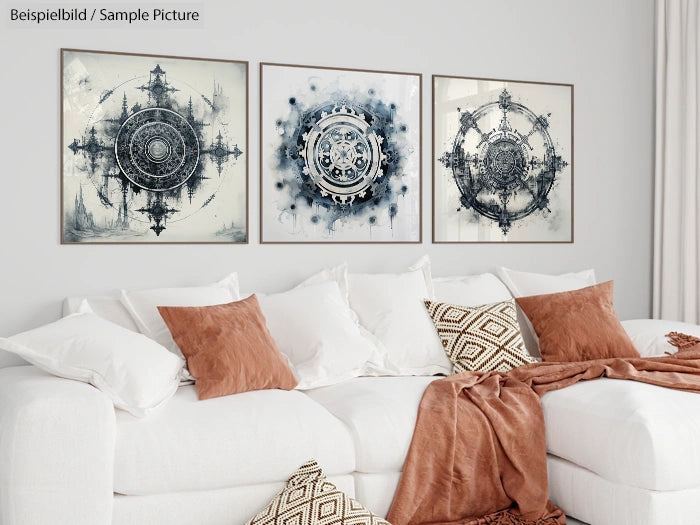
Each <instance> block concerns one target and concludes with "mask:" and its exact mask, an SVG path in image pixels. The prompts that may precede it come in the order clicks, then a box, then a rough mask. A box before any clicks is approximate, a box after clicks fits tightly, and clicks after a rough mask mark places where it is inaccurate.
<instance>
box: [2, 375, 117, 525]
mask: <svg viewBox="0 0 700 525" xmlns="http://www.w3.org/2000/svg"><path fill="white" fill-rule="evenodd" d="M115 435H116V423H115V416H114V407H113V405H112V403H111V401H110V400H109V399H108V398H107V397H106V396H105V395H104V394H102V392H100V391H99V390H97V389H96V388H94V387H92V386H90V385H88V384H86V383H81V382H79V381H72V380H68V379H61V378H58V377H54V376H51V375H49V374H46V373H44V372H42V371H41V370H39V369H37V368H35V367H33V366H19V367H12V368H3V369H0V524H2V525H34V524H36V525H45V524H47V523H51V524H52V525H64V524H65V525H79V524H85V525H88V524H90V525H109V524H111V523H112V502H113V490H112V485H113V478H114V442H115Z"/></svg>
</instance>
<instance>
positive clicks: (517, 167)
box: [483, 137, 527, 190]
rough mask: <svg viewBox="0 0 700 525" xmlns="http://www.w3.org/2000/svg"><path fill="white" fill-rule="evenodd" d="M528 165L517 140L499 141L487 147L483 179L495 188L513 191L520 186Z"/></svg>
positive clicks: (506, 139)
mask: <svg viewBox="0 0 700 525" xmlns="http://www.w3.org/2000/svg"><path fill="white" fill-rule="evenodd" d="M526 163H527V159H526V158H525V154H524V153H523V150H522V148H521V147H520V146H519V145H518V144H517V143H516V141H515V140H513V139H511V138H510V137H506V138H503V139H499V140H496V141H494V142H491V143H489V144H488V145H487V146H486V151H485V153H484V173H483V177H484V178H485V179H487V180H489V182H490V183H491V184H492V185H493V186H496V187H498V188H500V189H507V190H511V189H514V188H517V187H518V186H520V184H521V181H522V179H523V176H524V174H525V173H526V170H525V166H526Z"/></svg>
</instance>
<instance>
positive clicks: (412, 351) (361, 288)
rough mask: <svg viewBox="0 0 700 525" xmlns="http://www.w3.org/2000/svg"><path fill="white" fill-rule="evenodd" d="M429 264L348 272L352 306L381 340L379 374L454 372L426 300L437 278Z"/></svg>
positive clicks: (367, 326) (376, 371) (361, 319)
mask: <svg viewBox="0 0 700 525" xmlns="http://www.w3.org/2000/svg"><path fill="white" fill-rule="evenodd" d="M428 274H429V269H427V270H426V268H425V267H424V266H421V267H418V268H416V269H414V270H411V271H408V272H404V273H399V274H388V273H384V274H352V273H351V274H349V276H348V281H349V283H350V306H351V307H352V309H353V310H354V311H355V312H356V313H357V315H358V316H359V319H360V323H361V324H362V325H363V326H364V327H365V328H366V329H367V330H368V331H369V332H371V333H372V334H373V335H374V336H375V337H376V338H377V340H378V341H379V342H380V344H381V346H380V349H381V350H382V352H383V353H384V365H383V367H379V368H377V369H376V370H373V371H372V372H373V373H374V374H377V375H384V374H386V375H400V376H401V375H433V374H449V373H450V372H451V371H452V363H450V360H449V359H448V358H447V355H446V354H445V350H444V349H443V347H442V343H441V342H440V338H439V337H438V335H437V331H436V330H435V326H434V325H433V322H432V321H431V320H430V315H428V311H427V309H426V308H425V304H424V302H423V301H424V300H425V299H432V298H433V294H432V282H431V281H430V280H429V279H427V278H426V275H428Z"/></svg>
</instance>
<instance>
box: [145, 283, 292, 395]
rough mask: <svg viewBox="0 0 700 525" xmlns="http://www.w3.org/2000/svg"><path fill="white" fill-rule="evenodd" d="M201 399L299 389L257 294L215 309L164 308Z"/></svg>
mask: <svg viewBox="0 0 700 525" xmlns="http://www.w3.org/2000/svg"><path fill="white" fill-rule="evenodd" d="M158 311H159V312H160V314H161V316H163V320H164V321H165V323H166V324H167V325H168V328H169V329H170V332H171V334H172V336H173V339H174V340H175V342H176V343H177V345H178V346H179V347H180V350H181V351H182V353H183V355H184V356H185V358H186V359H187V367H188V368H189V371H190V373H191V374H192V376H193V377H194V378H195V388H196V390H197V395H198V396H199V399H207V398H211V397H219V396H225V395H229V394H237V393H240V392H248V391H250V390H264V389H268V388H279V389H283V390H291V389H293V388H294V387H295V386H296V385H297V380H296V378H295V377H294V374H293V373H292V371H291V369H290V368H289V365H288V364H287V362H286V361H285V359H284V357H283V355H282V353H281V352H280V351H279V349H278V348H277V344H276V343H275V341H274V339H273V338H272V336H271V335H270V331H269V330H268V329H267V325H266V323H265V316H263V313H262V311H261V310H260V305H259V304H258V299H257V297H255V295H251V296H250V297H248V298H247V299H243V300H242V301H236V302H233V303H227V304H219V305H213V306H195V307H190V306H159V307H158Z"/></svg>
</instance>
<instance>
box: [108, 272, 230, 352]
mask: <svg viewBox="0 0 700 525" xmlns="http://www.w3.org/2000/svg"><path fill="white" fill-rule="evenodd" d="M240 299H241V296H240V292H239V289H238V274H236V273H232V274H230V275H228V276H227V277H225V278H224V279H222V280H221V281H219V282H217V283H214V284H211V285H208V286H191V287H182V288H155V289H152V290H135V291H127V290H122V291H121V297H120V301H121V303H122V305H123V306H124V308H126V310H127V311H128V312H129V314H131V317H132V318H133V320H134V322H135V323H136V326H137V327H138V329H139V331H140V332H141V333H142V334H144V335H145V336H147V337H150V338H151V339H153V340H154V341H156V342H157V343H159V344H161V345H162V346H164V347H165V348H167V349H168V350H170V351H171V352H172V353H174V354H175V355H177V356H178V357H182V352H181V351H180V349H179V348H178V346H177V344H176V343H175V341H173V338H172V336H171V335H170V330H169V329H168V326H167V325H166V324H165V321H163V318H162V317H161V316H160V313H159V312H158V306H211V305H214V304H226V303H231V302H233V301H238V300H240Z"/></svg>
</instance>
